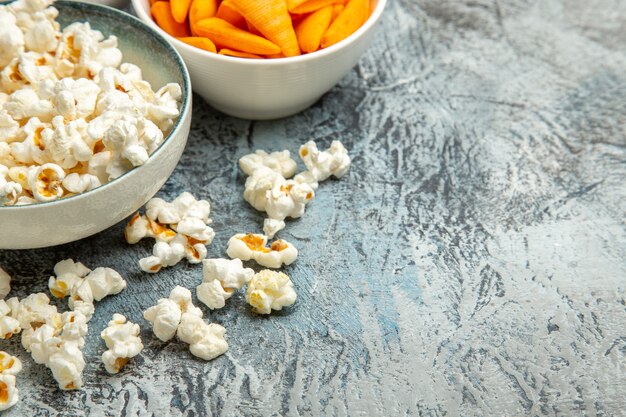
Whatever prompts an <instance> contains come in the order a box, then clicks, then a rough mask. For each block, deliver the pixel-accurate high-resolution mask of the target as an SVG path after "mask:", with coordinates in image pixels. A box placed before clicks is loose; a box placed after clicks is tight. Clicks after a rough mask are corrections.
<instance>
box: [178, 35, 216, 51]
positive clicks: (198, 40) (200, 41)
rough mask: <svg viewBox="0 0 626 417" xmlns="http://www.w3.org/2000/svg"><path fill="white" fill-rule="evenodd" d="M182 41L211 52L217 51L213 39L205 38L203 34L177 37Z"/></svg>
mask: <svg viewBox="0 0 626 417" xmlns="http://www.w3.org/2000/svg"><path fill="white" fill-rule="evenodd" d="M176 39H178V40H179V41H181V42H185V43H186V44H187V45H191V46H195V47H196V48H200V49H204V50H205V51H209V52H217V48H216V47H215V44H214V43H213V42H212V41H211V39H208V38H203V37H201V36H187V37H184V38H176Z"/></svg>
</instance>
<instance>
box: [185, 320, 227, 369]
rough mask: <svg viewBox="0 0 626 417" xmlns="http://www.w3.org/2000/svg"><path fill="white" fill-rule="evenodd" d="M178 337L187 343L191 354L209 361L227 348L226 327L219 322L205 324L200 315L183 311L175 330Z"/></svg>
mask: <svg viewBox="0 0 626 417" xmlns="http://www.w3.org/2000/svg"><path fill="white" fill-rule="evenodd" d="M176 334H177V336H178V338H179V339H180V340H181V341H183V342H185V343H188V344H189V351H190V352H191V354H192V355H194V356H197V357H199V358H201V359H204V360H207V361H210V360H212V359H215V358H216V357H218V356H220V355H222V354H223V353H225V352H226V351H227V350H228V343H227V342H226V340H225V339H224V335H225V334H226V329H225V328H224V327H222V326H220V325H219V324H216V323H211V324H206V323H205V322H204V320H202V317H198V316H194V315H192V314H189V313H184V314H183V315H182V318H181V320H180V325H179V326H178V330H177V332H176Z"/></svg>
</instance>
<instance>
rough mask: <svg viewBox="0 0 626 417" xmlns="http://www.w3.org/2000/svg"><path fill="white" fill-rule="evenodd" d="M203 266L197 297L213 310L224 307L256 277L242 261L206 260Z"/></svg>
mask: <svg viewBox="0 0 626 417" xmlns="http://www.w3.org/2000/svg"><path fill="white" fill-rule="evenodd" d="M202 266H203V280H202V283H201V284H200V285H198V287H197V288H196V295H197V296H198V299H199V300H200V301H201V302H203V303H204V304H206V306H207V307H209V308H210V309H211V310H213V309H216V308H222V307H224V305H225V304H226V300H228V299H229V298H230V297H231V296H232V295H233V294H234V293H235V291H236V290H238V289H240V288H242V287H243V286H244V285H245V284H246V283H247V282H248V281H250V279H251V278H252V276H253V275H254V270H252V269H250V268H244V267H243V264H242V262H241V260H240V259H232V260H229V259H205V260H204V261H202Z"/></svg>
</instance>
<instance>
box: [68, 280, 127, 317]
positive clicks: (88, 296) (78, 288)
mask: <svg viewBox="0 0 626 417" xmlns="http://www.w3.org/2000/svg"><path fill="white" fill-rule="evenodd" d="M124 288H126V281H125V280H124V278H122V276H121V275H120V274H119V273H117V271H115V270H114V269H111V268H96V269H94V270H93V271H91V272H90V273H89V275H87V276H86V277H85V278H84V279H83V280H82V281H81V282H80V284H77V285H74V286H73V287H72V289H71V291H70V298H69V306H70V308H71V309H72V310H73V311H79V312H81V313H82V314H83V315H85V317H87V321H89V320H91V317H92V315H93V313H94V311H95V306H94V301H100V300H102V299H103V298H105V297H107V296H109V295H115V294H119V293H120V292H121V291H122V290H123V289H124Z"/></svg>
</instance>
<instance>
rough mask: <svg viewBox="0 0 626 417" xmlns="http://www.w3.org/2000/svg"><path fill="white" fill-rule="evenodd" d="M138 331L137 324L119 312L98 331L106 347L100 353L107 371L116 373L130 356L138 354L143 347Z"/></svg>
mask: <svg viewBox="0 0 626 417" xmlns="http://www.w3.org/2000/svg"><path fill="white" fill-rule="evenodd" d="M139 332H140V329H139V325H138V324H134V323H131V322H127V321H126V317H124V316H123V315H121V314H113V320H111V321H109V325H108V327H107V328H106V329H104V330H103V331H102V333H100V336H101V337H102V339H104V342H105V343H106V346H107V348H108V350H107V351H105V352H104V353H103V354H102V362H103V363H104V366H105V368H106V370H107V372H108V373H110V374H116V373H118V372H119V371H120V369H122V367H123V366H125V365H126V364H127V363H128V361H129V360H130V359H131V358H134V357H135V356H137V355H139V352H141V350H142V349H143V344H142V343H141V338H140V337H139Z"/></svg>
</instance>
